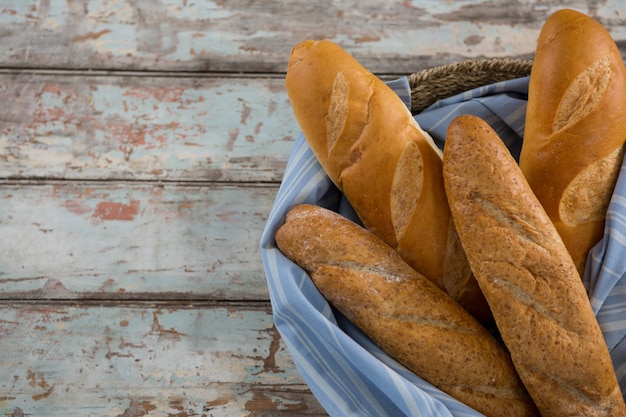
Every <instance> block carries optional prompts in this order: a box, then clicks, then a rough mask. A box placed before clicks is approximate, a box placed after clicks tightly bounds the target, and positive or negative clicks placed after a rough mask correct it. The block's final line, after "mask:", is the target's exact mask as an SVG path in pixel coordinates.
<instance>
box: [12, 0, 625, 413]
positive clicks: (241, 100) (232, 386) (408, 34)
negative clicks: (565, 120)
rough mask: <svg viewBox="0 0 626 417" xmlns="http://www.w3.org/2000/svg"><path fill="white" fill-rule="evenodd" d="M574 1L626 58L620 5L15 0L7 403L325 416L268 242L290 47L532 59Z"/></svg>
mask: <svg viewBox="0 0 626 417" xmlns="http://www.w3.org/2000/svg"><path fill="white" fill-rule="evenodd" d="M495 3H497V4H498V5H494V4H495ZM560 3H562V4H564V5H565V4H567V5H569V7H575V8H577V9H579V10H581V11H583V12H585V13H588V14H590V15H592V16H594V17H597V18H598V19H599V20H600V21H601V22H602V23H603V24H605V25H606V26H607V27H608V28H609V30H610V31H611V33H612V34H613V36H614V37H615V39H616V40H617V41H618V44H619V46H620V48H621V50H622V51H623V52H625V51H626V24H625V23H626V5H625V3H624V2H623V1H620V0H607V1H604V2H597V1H591V0H588V1H583V0H581V1H573V2H571V1H567V2H566V1H563V2H551V4H550V5H549V6H548V5H547V4H546V3H545V2H542V1H530V2H518V1H512V0H503V1H501V2H488V1H487V2H482V3H481V2H468V1H465V0H451V1H435V0H428V1H417V0H414V1H386V2H377V1H336V2H329V1H320V2H299V1H271V0H266V1H252V2H249V1H242V0H232V1H231V0H229V1H201V0H197V1H194V0H154V1H150V0H125V1H122V0H120V1H116V0H73V1H69V0H68V1H66V0H47V1H34V0H29V1H24V0H13V1H11V0H3V1H0V36H1V42H0V60H1V63H0V103H1V104H0V105H1V106H2V112H1V114H0V204H1V206H0V207H1V208H0V242H1V243H0V244H1V247H0V365H1V366H0V415H5V416H14V417H17V416H67V417H69V416H124V417H133V416H181V417H182V416H244V415H245V416H279V415H280V416H303V415H307V416H311V415H324V414H325V412H324V410H323V408H322V407H321V406H320V405H319V403H317V401H316V399H315V398H314V397H313V395H312V394H311V393H310V391H309V390H308V388H307V386H306V385H305V384H304V382H303V380H302V379H301V377H300V376H299V374H298V372H297V370H296V369H295V367H294V364H293V362H292V360H291V356H290V354H289V352H288V351H287V349H286V347H285V345H284V343H283V342H282V341H281V338H280V335H279V334H278V332H277V331H276V330H275V327H274V325H273V320H272V312H271V305H270V303H269V298H268V291H267V288H266V282H265V274H264V271H263V267H262V263H261V259H260V255H259V250H258V245H259V238H260V235H261V232H262V230H263V227H264V224H265V221H266V218H267V214H268V213H269V211H270V208H271V206H272V202H273V199H274V196H275V194H276V191H277V189H278V186H279V184H280V181H281V178H282V175H283V170H284V168H285V164H286V161H287V158H288V155H289V152H290V150H291V147H292V145H293V142H294V139H295V138H296V136H297V135H298V126H297V124H296V122H295V121H294V119H293V116H292V113H291V109H290V107H289V102H288V100H287V97H286V94H285V90H284V85H283V77H284V71H285V67H286V62H287V59H288V56H289V52H290V49H291V47H292V46H293V45H295V44H296V43H297V42H299V41H301V40H304V39H308V38H330V39H333V40H335V41H336V42H338V43H340V44H341V45H342V46H344V47H345V48H346V49H347V50H349V51H350V52H351V53H353V54H354V55H355V56H356V57H357V59H359V60H360V61H361V62H362V63H363V64H364V65H366V66H367V67H368V68H369V69H371V70H372V71H374V72H375V73H377V74H379V75H380V76H381V77H386V78H393V77H397V76H400V75H407V74H410V73H412V72H415V71H418V70H421V69H424V68H430V67H433V66H437V65H441V64H446V63H451V62H456V61H459V60H461V59H465V58H477V57H484V56H487V57H492V56H510V57H523V58H530V57H532V55H533V51H534V43H535V40H536V37H537V34H538V31H539V29H540V28H541V25H542V23H543V21H544V19H545V18H546V17H547V16H548V15H549V14H550V13H551V12H553V11H555V10H557V9H558V8H560V7H561V5H560ZM624 55H625V56H626V53H625V54H624Z"/></svg>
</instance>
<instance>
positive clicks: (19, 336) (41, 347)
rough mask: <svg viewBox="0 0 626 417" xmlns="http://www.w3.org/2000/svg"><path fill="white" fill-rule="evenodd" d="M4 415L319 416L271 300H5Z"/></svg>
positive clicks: (0, 320)
mask: <svg viewBox="0 0 626 417" xmlns="http://www.w3.org/2000/svg"><path fill="white" fill-rule="evenodd" d="M0 335H1V337H0V351H1V352H2V355H0V415H4V416H65V417H73V416H76V417H78V416H80V417H84V416H87V415H88V416H111V417H115V416H126V417H129V416H153V417H154V416H215V417H219V416H224V417H230V416H235V415H237V416H265V415H268V416H269V415H272V416H294V417H295V416H321V415H324V411H323V409H322V408H321V406H320V405H319V404H318V403H317V401H316V400H315V398H314V397H313V396H312V394H311V393H310V391H309V390H308V388H307V387H306V385H304V382H303V381H302V379H301V377H300V376H299V374H298V373H297V371H296V370H295V366H294V364H293V362H292V360H291V356H290V355H289V353H288V351H287V350H286V347H285V345H284V344H283V342H282V339H281V338H280V336H279V334H278V332H277V331H276V329H275V328H274V326H273V321H272V317H271V312H270V310H269V306H268V305H266V304H252V305H247V304H239V305H237V304H233V305H224V306H220V305H214V306H211V305H208V306H173V305H172V306H147V305H146V306H141V305H136V306H125V307H124V306H122V307H115V306H108V307H101V306H70V305H65V306H63V305H57V304H41V305H29V304H9V305H2V306H0Z"/></svg>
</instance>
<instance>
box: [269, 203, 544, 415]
mask: <svg viewBox="0 0 626 417" xmlns="http://www.w3.org/2000/svg"><path fill="white" fill-rule="evenodd" d="M276 242H277V245H278V248H279V249H280V250H281V251H282V252H283V253H284V254H285V255H286V256H287V257H288V258H289V259H291V260H292V261H294V262H295V263H297V264H298V265H300V266H301V267H302V268H303V269H305V270H306V271H307V272H308V273H309V275H310V276H311V278H312V280H313V282H314V283H315V285H316V286H317V288H318V289H319V290H320V292H321V293H322V294H323V295H324V297H325V298H326V299H327V300H328V301H329V302H330V303H331V304H332V305H333V306H335V307H336V308H337V309H338V310H339V311H340V312H341V313H343V314H344V315H345V316H346V317H347V318H348V319H349V320H351V321H352V322H353V323H354V324H355V325H356V326H358V327H359V328H360V329H361V330H363V331H364V333H366V334H367V335H368V336H369V337H370V338H371V339H372V340H373V341H374V342H375V343H376V344H377V345H378V346H380V347H381V348H382V349H383V350H385V351H386V352H387V353H388V354H389V355H390V356H391V357H393V358H395V359H396V360H397V361H398V362H400V363H402V364H403V365H404V366H406V367H407V368H408V369H410V370H411V371H413V372H414V373H416V374H417V375H419V376H420V377H422V378H424V379H425V380H427V381H429V382H430V383H432V384H433V385H435V386H437V387H439V388H440V389H441V390H442V391H444V392H447V393H448V394H450V395H452V396H454V397H456V398H457V399H459V400H460V401H462V402H464V403H465V404H467V405H469V406H470V407H473V408H474V409H476V410H478V411H480V412H481V413H483V414H485V415H486V416H490V417H491V416H493V417H496V416H498V417H499V416H511V417H514V416H527V417H530V416H536V415H537V411H536V408H535V406H534V404H533V403H532V401H531V400H530V398H529V396H528V393H527V392H526V390H525V388H524V387H523V385H522V383H521V381H520V380H519V377H518V376H517V374H516V372H515V369H514V367H513V365H512V363H511V359H510V357H509V355H508V353H507V352H506V351H505V349H504V348H503V347H502V346H501V345H500V344H499V343H498V342H497V341H496V340H495V339H494V338H493V337H492V336H491V334H490V333H489V332H487V331H486V330H485V328H483V327H482V326H481V325H480V324H479V323H478V322H477V321H476V320H475V319H474V318H473V317H471V315H470V314H469V313H468V312H467V311H465V310H464V309H463V308H462V307H461V306H460V305H458V304H457V303H456V302H454V301H453V300H452V299H451V298H450V297H449V296H448V295H447V294H445V293H444V292H443V291H442V290H440V289H439V288H437V286H436V285H434V284H433V283H432V282H431V281H430V280H428V279H426V278H425V277H424V276H422V275H421V274H419V273H418V272H416V271H415V270H414V269H413V268H411V267H410V266H409V265H408V264H406V262H404V261H403V260H402V259H401V258H400V256H399V255H398V253H397V252H396V251H395V250H393V249H392V248H391V247H389V246H388V245H387V244H385V243H384V242H383V241H382V240H380V239H379V238H378V237H376V236H375V235H374V234H372V233H371V232H370V231H368V230H366V229H364V228H362V227H360V226H358V225H357V224H355V223H353V222H351V221H349V220H347V219H345V218H344V217H342V216H341V215H339V214H337V213H334V212H332V211H330V210H327V209H323V208H321V207H317V206H313V205H298V206H295V207H293V208H292V209H291V210H290V211H289V213H288V215H287V218H286V221H285V224H284V225H283V226H281V227H280V228H279V230H278V232H277V233H276Z"/></svg>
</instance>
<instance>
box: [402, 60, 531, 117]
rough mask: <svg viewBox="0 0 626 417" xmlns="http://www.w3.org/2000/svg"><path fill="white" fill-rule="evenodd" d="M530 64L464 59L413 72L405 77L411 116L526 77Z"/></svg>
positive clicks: (527, 61) (525, 62)
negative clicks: (451, 99) (447, 100)
mask: <svg viewBox="0 0 626 417" xmlns="http://www.w3.org/2000/svg"><path fill="white" fill-rule="evenodd" d="M532 65H533V61H532V60H530V59H521V58H519V59H518V58H484V59H466V60H463V61H459V62H454V63H451V64H447V65H440V66H438V67H433V68H429V69H425V70H422V71H419V72H415V73H413V74H411V75H409V76H408V81H409V86H410V88H411V113H413V114H418V113H420V112H422V111H423V110H424V109H426V108H427V107H428V106H430V105H432V104H433V103H435V102H437V101H438V100H441V99H444V98H447V97H451V96H454V95H456V94H459V93H462V92H464V91H467V90H471V89H474V88H477V87H481V86H484V85H488V84H492V83H495V82H500V81H507V80H512V79H514V78H521V77H525V76H528V75H530V71H531V69H532Z"/></svg>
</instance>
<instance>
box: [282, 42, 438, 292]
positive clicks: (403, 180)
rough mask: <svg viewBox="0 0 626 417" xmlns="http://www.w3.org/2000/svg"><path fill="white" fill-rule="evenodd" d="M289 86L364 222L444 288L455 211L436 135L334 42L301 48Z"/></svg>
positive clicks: (326, 162)
mask: <svg viewBox="0 0 626 417" xmlns="http://www.w3.org/2000/svg"><path fill="white" fill-rule="evenodd" d="M285 85H286V89H287V94H288V96H289V100H290V102H291V107H292V109H293V112H294V115H295V118H296V120H297V121H298V124H299V125H300V128H301V129H302V132H303V134H304V136H305V138H306V139H307V142H308V143H309V145H310V147H311V149H312V150H313V153H314V154H315V156H316V157H317V159H318V160H319V162H320V164H321V166H322V168H323V169H324V171H325V172H326V174H327V175H328V177H329V178H330V179H331V180H332V181H333V183H334V184H335V185H336V186H337V187H338V188H339V189H340V190H341V191H342V192H343V194H344V195H345V196H346V198H347V200H348V201H349V202H350V204H351V205H352V207H353V208H354V210H355V212H356V214H357V215H358V217H359V219H360V220H361V222H362V223H363V225H364V226H365V227H366V228H367V229H369V230H370V231H372V232H373V233H374V234H375V235H377V236H378V237H379V238H381V239H382V240H384V241H385V242H386V243H387V244H388V245H390V246H391V247H393V248H394V249H396V250H397V251H398V253H399V254H400V255H401V256H402V258H403V259H404V260H405V261H406V262H407V263H408V264H409V265H411V266H412V267H413V268H415V269H416V270H417V271H418V272H420V273H421V274H422V275H424V276H426V277H427V278H429V279H430V280H431V281H433V282H434V283H436V284H437V285H438V286H439V287H440V288H444V284H443V272H442V269H443V257H444V252H445V244H446V239H447V234H448V230H447V229H448V224H449V220H450V211H449V208H448V203H447V200H446V197H445V192H444V188H443V179H442V174H441V163H442V162H441V151H440V149H438V148H437V146H436V145H435V143H434V141H433V139H432V138H431V137H430V136H429V135H428V133H426V132H425V131H423V130H422V129H421V128H420V126H419V125H418V124H417V122H416V121H415V119H414V118H413V116H412V115H411V112H410V111H409V110H408V109H407V107H406V106H405V105H404V103H403V102H402V100H401V99H400V98H399V97H398V96H397V94H396V93H394V91H393V90H392V89H391V88H390V87H389V86H387V85H386V84H385V83H384V82H382V81H381V80H380V79H378V78H377V77H376V76H374V74H372V73H371V72H369V71H368V70H367V69H365V68H364V67H363V66H362V65H361V64H359V63H358V62H357V60H356V59H355V58H353V57H352V56H351V55H349V54H348V53H347V52H346V51H344V50H343V49H342V48H341V47H340V46H338V45H336V44H335V43H333V42H331V41H327V40H325V41H304V42H301V43H299V44H298V45H296V46H295V47H294V48H293V50H292V53H291V56H290V59H289V64H288V69H287V76H286V78H285Z"/></svg>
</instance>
